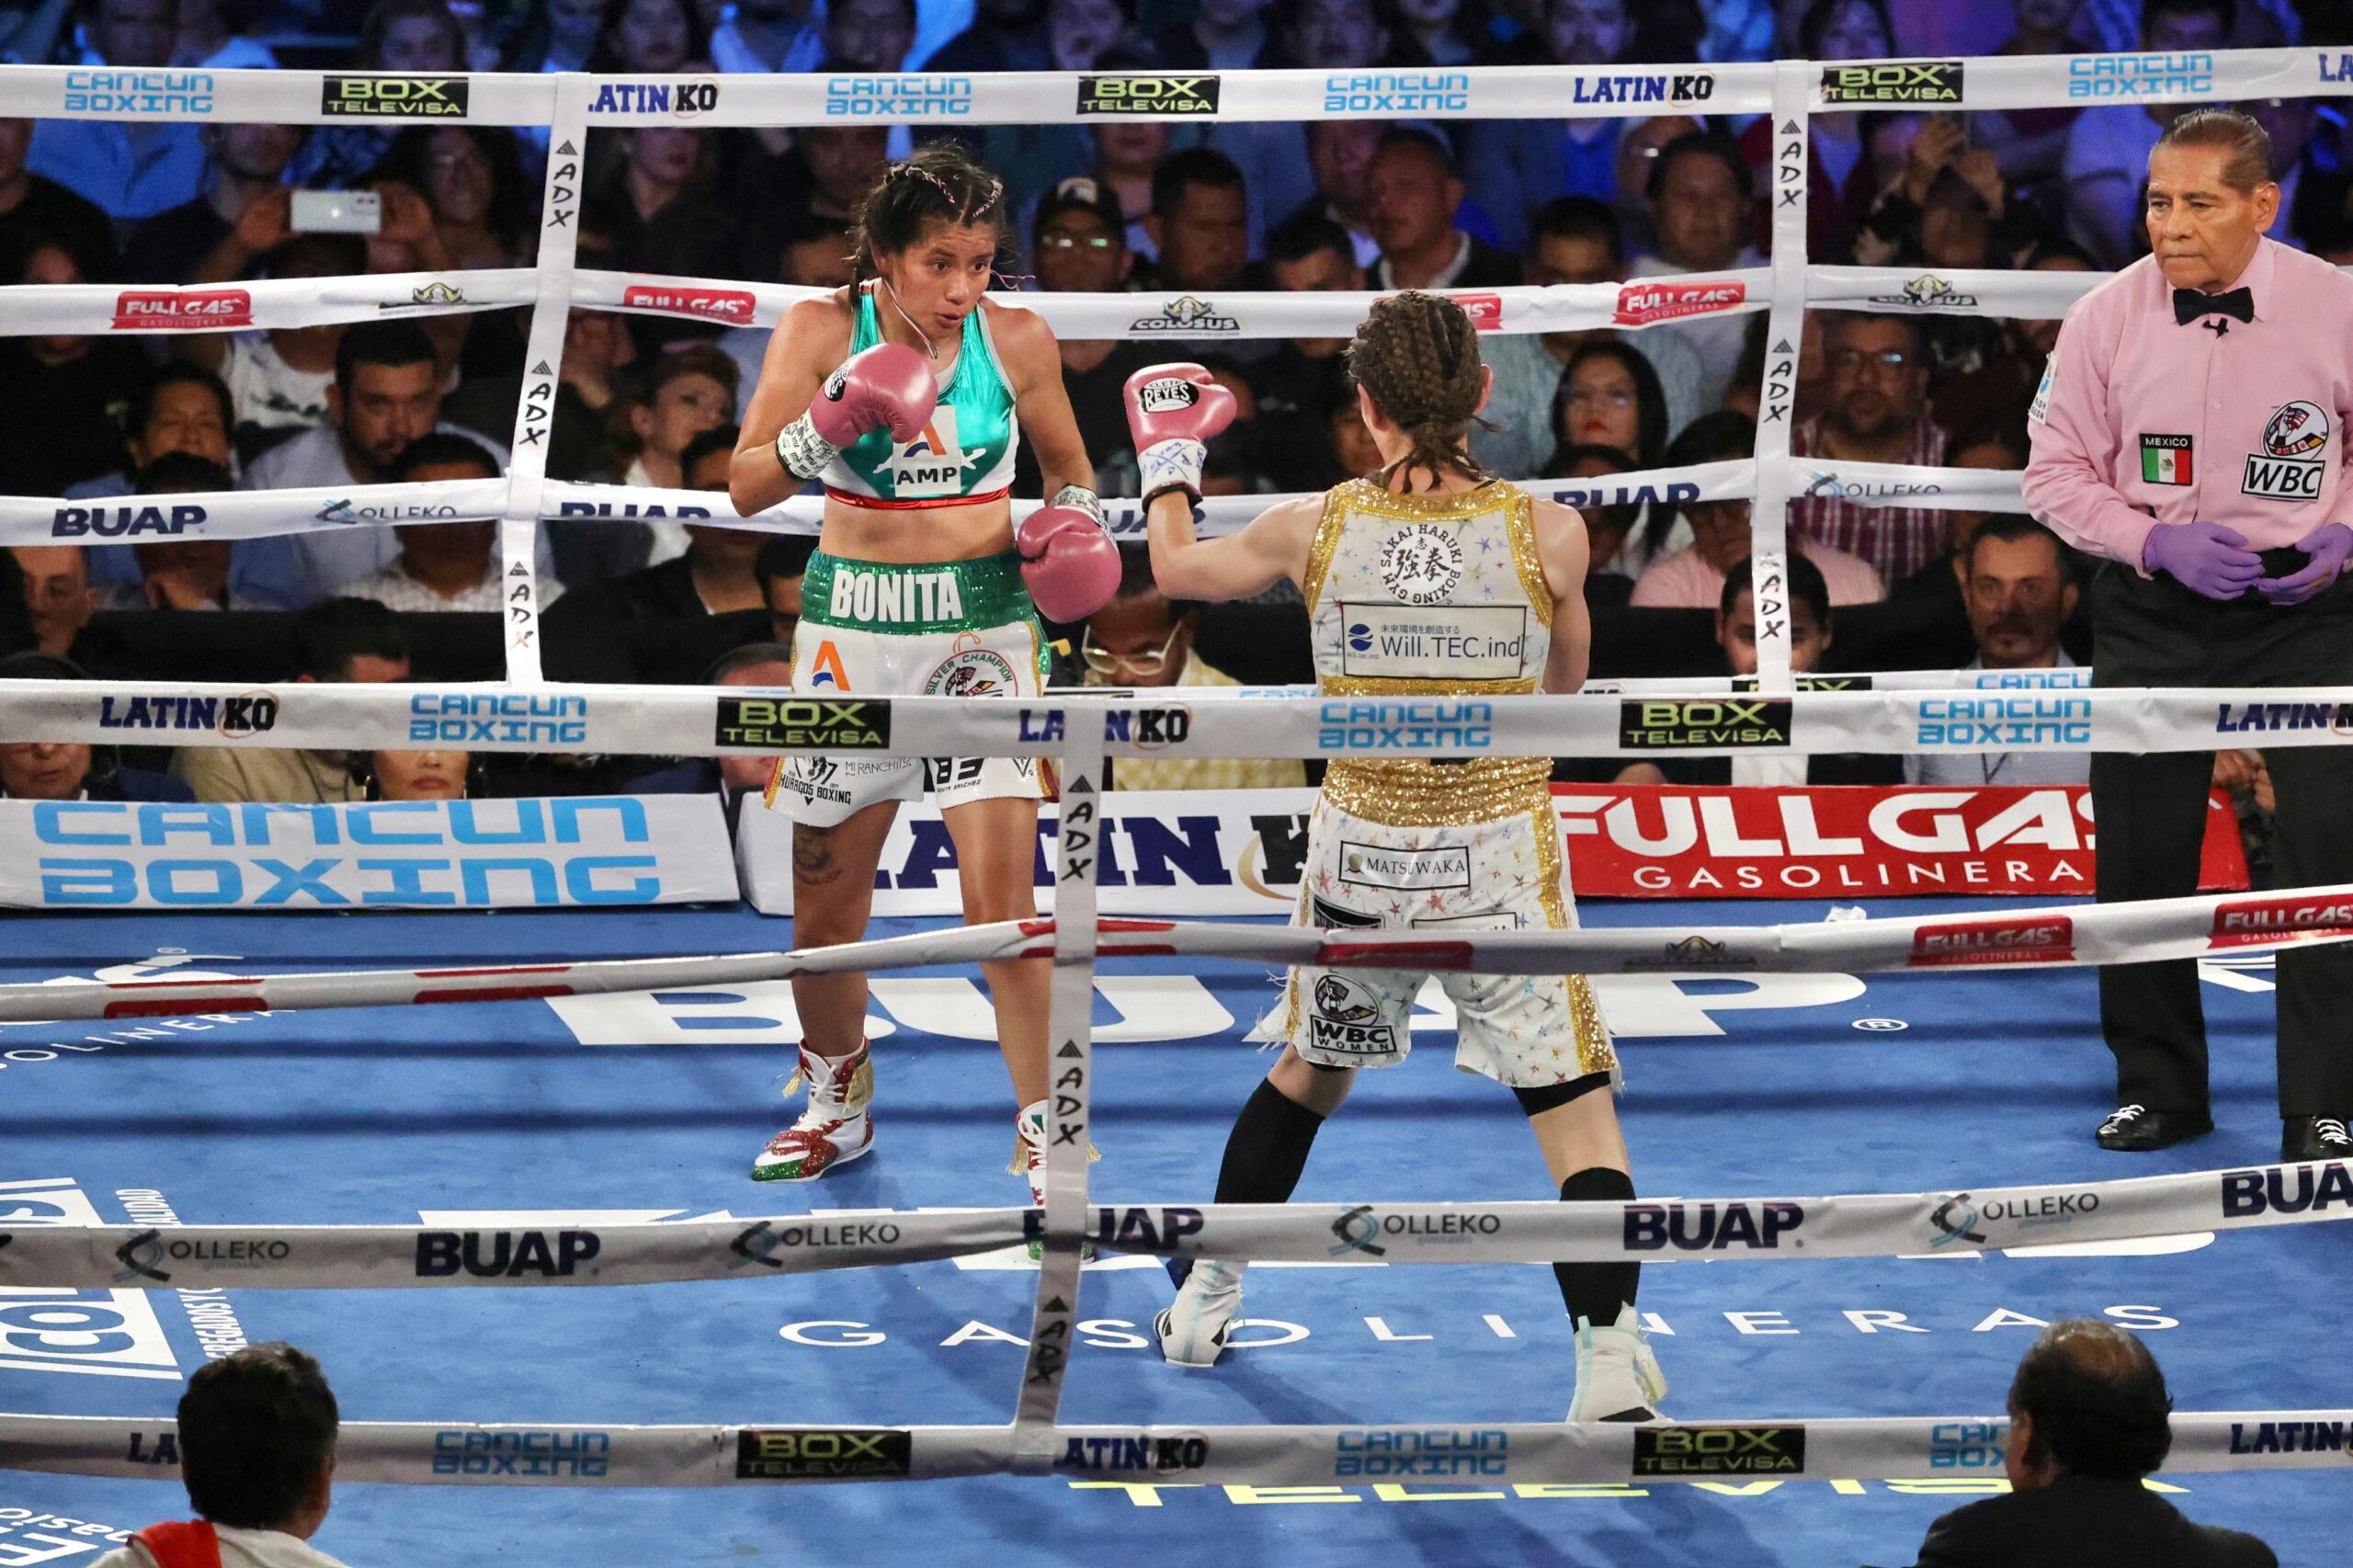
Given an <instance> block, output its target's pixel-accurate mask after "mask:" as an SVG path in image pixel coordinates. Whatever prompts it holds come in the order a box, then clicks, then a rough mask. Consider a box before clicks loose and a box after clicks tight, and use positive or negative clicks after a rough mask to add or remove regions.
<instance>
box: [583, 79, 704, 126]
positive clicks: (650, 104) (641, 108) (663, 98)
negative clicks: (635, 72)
mask: <svg viewBox="0 0 2353 1568" xmlns="http://www.w3.org/2000/svg"><path fill="white" fill-rule="evenodd" d="M718 107H719V84H718V83H716V82H605V83H600V84H599V85H597V97H596V99H595V101H594V102H592V103H590V104H589V106H588V112H589V113H590V114H666V115H670V116H672V117H673V118H675V119H693V118H694V117H695V116H697V115H699V114H709V113H710V111H711V110H713V109H715V108H718Z"/></svg>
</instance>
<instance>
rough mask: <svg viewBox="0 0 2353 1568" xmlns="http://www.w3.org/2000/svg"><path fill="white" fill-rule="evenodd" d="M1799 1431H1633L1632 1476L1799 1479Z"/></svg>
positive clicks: (1677, 1428)
mask: <svg viewBox="0 0 2353 1568" xmlns="http://www.w3.org/2000/svg"><path fill="white" fill-rule="evenodd" d="M1804 1471H1805V1428H1804V1427H1802V1426H1637V1427H1636V1428H1634V1474H1635V1475H1636V1476H1637V1477H1641V1476H1692V1475H1802V1474H1803V1473H1804Z"/></svg>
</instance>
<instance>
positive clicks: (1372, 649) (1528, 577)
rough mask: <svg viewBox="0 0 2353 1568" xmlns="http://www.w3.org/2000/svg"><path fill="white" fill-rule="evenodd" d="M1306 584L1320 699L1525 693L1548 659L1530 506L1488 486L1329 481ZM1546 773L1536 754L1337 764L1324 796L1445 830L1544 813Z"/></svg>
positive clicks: (1547, 621) (1544, 594)
mask: <svg viewBox="0 0 2353 1568" xmlns="http://www.w3.org/2000/svg"><path fill="white" fill-rule="evenodd" d="M1305 586H1306V594H1307V613H1308V623H1309V628H1308V631H1309V640H1310V642H1311V644H1312V646H1313V650H1314V655H1315V676H1316V683H1317V685H1318V687H1319V688H1320V689H1321V690H1322V691H1323V693H1324V696H1326V697H1431V698H1447V697H1453V698H1477V697H1504V696H1515V697H1516V696H1525V695H1526V694H1528V693H1529V692H1533V691H1534V690H1535V689H1536V687H1537V683H1538V682H1539V681H1540V679H1541V678H1542V676H1543V674H1544V662H1545V659H1546V657H1547V656H1548V655H1549V654H1550V653H1551V652H1552V590H1551V588H1550V587H1549V586H1548V585H1546V583H1545V581H1544V563H1543V561H1542V559H1541V557H1540V556H1539V555H1538V554H1537V551H1536V525H1535V515H1534V509H1533V503H1532V502H1531V501H1530V500H1529V495H1528V493H1527V492H1526V491H1524V490H1522V489H1520V488H1519V487H1518V485H1516V484H1511V483H1506V482H1504V481H1501V480H1497V481H1495V482H1492V483H1487V484H1483V485H1481V486H1480V487H1479V488H1478V489H1476V490H1468V491H1464V492H1462V493H1461V494H1455V495H1398V494H1392V493H1391V492H1390V491H1388V490H1386V489H1383V488H1382V487H1381V485H1379V484H1376V483H1373V482H1371V481H1370V480H1363V479H1358V480H1351V481H1350V482H1349V483H1346V484H1342V485H1338V486H1336V487H1335V488H1334V489H1333V490H1332V491H1331V493H1330V494H1328V495H1326V496H1325V497H1324V516H1323V518H1322V520H1321V521H1320V522H1319V523H1318V524H1317V525H1316V529H1315V540H1314V543H1313V545H1312V546H1311V547H1310V548H1309V550H1308V554H1307V581H1306V585H1305ZM1551 778H1552V758H1550V757H1543V756H1529V757H1518V756H1482V757H1472V758H1469V759H1467V760H1464V761H1459V762H1432V761H1427V760H1424V759H1421V758H1415V757H1394V758H1392V757H1341V758H1335V759H1334V761H1333V763H1332V765H1331V767H1330V769H1329V770H1328V771H1327V772H1326V773H1325V774H1324V797H1325V799H1327V800H1329V801H1331V802H1332V803H1333V804H1334V805H1336V806H1337V807H1339V808H1340V809H1341V810H1342V811H1345V812H1348V813H1350V814H1351V815H1354V816H1359V817H1362V818H1364V819H1365V820H1367V821H1368V822H1378V823H1389V824H1394V825H1396V826H1399V827H1445V826H1451V825H1455V824H1466V823H1481V822H1494V821H1495V820H1496V819H1497V818H1500V817H1507V816H1511V815H1514V814H1516V813H1518V812H1526V811H1530V810H1549V809H1550V800H1549V798H1548V791H1547V789H1546V786H1547V783H1548V782H1549V780H1550V779H1551Z"/></svg>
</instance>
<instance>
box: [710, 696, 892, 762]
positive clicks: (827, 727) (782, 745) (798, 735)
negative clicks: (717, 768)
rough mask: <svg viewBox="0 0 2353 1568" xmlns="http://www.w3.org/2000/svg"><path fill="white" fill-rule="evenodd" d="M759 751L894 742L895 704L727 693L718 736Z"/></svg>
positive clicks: (723, 741)
mask: <svg viewBox="0 0 2353 1568" xmlns="http://www.w3.org/2000/svg"><path fill="white" fill-rule="evenodd" d="M714 738H715V739H716V740H717V741H718V743H719V744H721V745H725V746H745V747H750V748H753V749H756V750H759V751H764V752H767V751H873V750H877V749H879V748H881V747H883V746H887V745H889V744H891V705H890V704H889V703H888V702H883V701H876V700H874V699H870V698H861V699H857V700H854V701H849V702H835V701H833V700H831V699H816V700H811V699H801V698H784V697H722V698H721V699H719V724H718V729H717V732H716V734H715V737H714Z"/></svg>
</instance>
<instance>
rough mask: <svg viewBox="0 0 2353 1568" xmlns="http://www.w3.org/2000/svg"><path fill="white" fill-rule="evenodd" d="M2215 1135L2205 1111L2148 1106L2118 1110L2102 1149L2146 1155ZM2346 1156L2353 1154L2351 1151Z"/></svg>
mask: <svg viewBox="0 0 2353 1568" xmlns="http://www.w3.org/2000/svg"><path fill="white" fill-rule="evenodd" d="M2211 1131H2214V1119H2213V1118H2212V1117H2211V1116H2209V1115H2207V1114H2206V1113H2205V1112H2204V1111H2202V1110H2151V1109H2150V1108H2148V1107H2147V1106H2140V1105H2128V1106H2119V1107H2117V1108H2116V1109H2115V1110H2113V1111H2111V1112H2110V1113H2109V1118H2108V1119H2107V1120H2106V1121H2103V1122H2101V1123H2100V1124H2099V1146H2100V1147H2101V1148H2103V1149H2117V1150H2120V1151H2122V1152H2124V1153H2131V1154H2145V1153H2149V1152H2150V1151H2151V1150H2153V1149H2170V1148H2172V1147H2173V1146H2174V1145H2175V1144H2176V1143H2183V1142H2188V1141H2189V1140H2190V1139H2192V1138H2202V1137H2204V1136H2205V1135H2206V1134H2207V1133H2209V1132H2211ZM2347 1153H2353V1150H2348V1151H2347Z"/></svg>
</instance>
